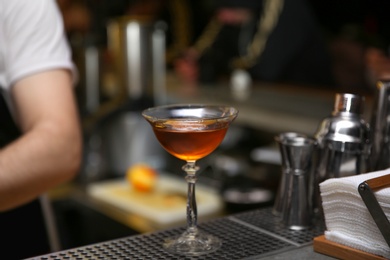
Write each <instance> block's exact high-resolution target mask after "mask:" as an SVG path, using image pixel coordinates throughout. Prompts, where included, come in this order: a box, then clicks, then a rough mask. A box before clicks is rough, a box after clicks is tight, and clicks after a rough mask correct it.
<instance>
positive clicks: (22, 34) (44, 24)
mask: <svg viewBox="0 0 390 260" xmlns="http://www.w3.org/2000/svg"><path fill="white" fill-rule="evenodd" d="M57 68H65V69H70V70H71V71H72V72H73V73H74V72H75V68H74V65H73V62H72V58H71V51H70V48H69V46H68V42H67V40H66V36H65V33H64V28H63V21H62V16H61V13H60V12H59V10H58V7H57V3H56V1H55V0H0V87H1V88H2V91H3V92H4V94H5V98H6V100H7V102H9V97H8V94H9V89H10V88H11V87H12V85H13V84H14V83H15V82H16V81H18V80H19V79H21V78H23V77H25V76H28V75H31V74H34V73H37V72H41V71H44V70H47V69H57Z"/></svg>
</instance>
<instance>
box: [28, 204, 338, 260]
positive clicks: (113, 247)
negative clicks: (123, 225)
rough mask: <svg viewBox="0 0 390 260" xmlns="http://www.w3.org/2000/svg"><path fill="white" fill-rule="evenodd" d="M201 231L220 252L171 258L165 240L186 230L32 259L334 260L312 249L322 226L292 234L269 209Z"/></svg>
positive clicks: (205, 224)
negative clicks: (214, 240) (217, 244)
mask: <svg viewBox="0 0 390 260" xmlns="http://www.w3.org/2000/svg"><path fill="white" fill-rule="evenodd" d="M199 227H200V228H201V229H203V230H205V231H207V232H209V233H211V234H213V235H215V236H217V237H220V238H221V239H222V241H223V244H222V247H221V249H219V250H218V251H216V252H214V253H211V254H209V255H205V256H200V257H191V258H189V257H183V256H177V255H171V254H169V253H168V252H166V251H164V249H163V248H162V246H161V244H162V242H163V240H164V239H165V238H166V237H170V236H174V235H177V234H179V233H181V232H183V231H184V227H178V228H173V229H167V230H163V231H158V232H153V233H146V234H142V235H135V236H129V237H124V238H121V239H116V240H111V241H106V242H102V243H97V244H91V245H88V246H84V247H79V248H73V249H70V250H64V251H60V252H55V253H52V254H48V255H43V256H37V257H34V258H30V259H35V260H39V259H40V260H43V259H58V260H61V259H218V260H220V259H221V260H222V259H228V260H232V259H268V260H271V259H321V260H322V259H332V258H330V257H328V256H325V255H322V254H318V253H316V252H314V251H313V247H312V246H311V244H312V241H313V238H314V237H316V236H319V235H321V234H323V231H324V227H323V225H322V224H321V223H317V225H314V226H313V227H312V228H310V229H308V230H305V231H292V230H289V229H286V228H284V227H283V226H282V225H281V224H280V223H279V220H278V219H277V218H275V217H274V216H273V215H272V213H271V209H270V208H264V209H259V210H254V211H248V212H243V213H238V214H235V215H230V216H227V217H221V218H216V219H214V220H210V221H206V222H203V223H201V224H200V225H199ZM295 256H296V257H295Z"/></svg>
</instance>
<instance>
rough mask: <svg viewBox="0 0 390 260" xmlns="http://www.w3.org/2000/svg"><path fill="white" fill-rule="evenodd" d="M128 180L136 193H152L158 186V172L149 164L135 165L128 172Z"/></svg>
mask: <svg viewBox="0 0 390 260" xmlns="http://www.w3.org/2000/svg"><path fill="white" fill-rule="evenodd" d="M126 179H127V181H128V182H129V184H130V185H131V186H132V187H134V189H135V190H136V191H141V192H151V191H152V190H153V189H154V187H155V186H156V181H157V171H156V170H155V169H153V168H152V167H150V166H148V165H147V164H143V163H138V164H134V165H133V166H131V167H129V169H128V170H127V172H126Z"/></svg>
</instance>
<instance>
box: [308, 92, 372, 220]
mask: <svg viewBox="0 0 390 260" xmlns="http://www.w3.org/2000/svg"><path fill="white" fill-rule="evenodd" d="M363 108H364V97H362V96H359V95H355V94H349V93H337V94H336V96H335V103H334V109H333V112H332V114H331V115H330V116H329V117H326V118H324V119H323V120H322V122H321V124H320V125H319V128H318V130H317V132H316V134H315V138H316V140H317V148H318V149H317V151H316V153H315V154H314V159H313V161H314V163H315V174H314V175H313V179H312V180H311V182H312V187H313V193H312V194H311V198H310V201H311V202H312V208H313V210H314V211H315V212H316V215H317V216H318V217H321V213H322V210H321V208H322V207H321V197H320V192H319V183H321V182H323V181H324V180H327V179H329V178H339V177H346V176H351V175H357V174H360V173H364V172H366V171H367V170H368V168H369V167H368V166H369V154H370V148H371V142H370V126H369V124H368V123H366V122H365V120H364V119H363V118H362V114H363Z"/></svg>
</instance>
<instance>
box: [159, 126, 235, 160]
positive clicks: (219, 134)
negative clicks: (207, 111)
mask: <svg viewBox="0 0 390 260" xmlns="http://www.w3.org/2000/svg"><path fill="white" fill-rule="evenodd" d="M199 126H202V127H199ZM196 128H199V130H198V129H196ZM227 129H228V125H227V124H226V125H224V124H223V125H221V124H215V125H214V126H213V125H212V124H210V123H208V124H206V123H202V124H201V123H197V127H195V126H194V125H193V124H192V125H186V126H185V123H184V124H183V125H181V123H180V122H179V123H175V124H174V125H173V127H172V128H171V127H163V128H160V127H158V126H153V131H154V133H155V135H156V137H157V139H158V140H159V142H160V143H161V145H162V146H163V147H164V148H165V150H167V151H168V152H169V153H170V154H172V155H173V156H175V157H177V158H179V159H182V160H185V161H196V160H198V159H201V158H203V157H205V156H207V155H208V154H210V153H211V152H212V151H214V150H215V149H216V148H217V147H218V146H219V144H220V143H221V142H222V140H223V138H224V137H225V134H226V132H227Z"/></svg>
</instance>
